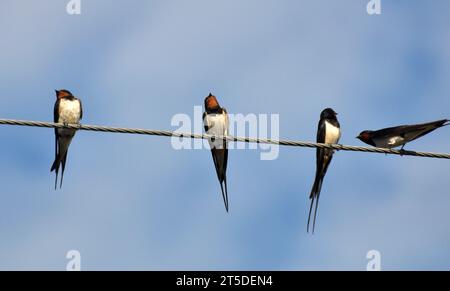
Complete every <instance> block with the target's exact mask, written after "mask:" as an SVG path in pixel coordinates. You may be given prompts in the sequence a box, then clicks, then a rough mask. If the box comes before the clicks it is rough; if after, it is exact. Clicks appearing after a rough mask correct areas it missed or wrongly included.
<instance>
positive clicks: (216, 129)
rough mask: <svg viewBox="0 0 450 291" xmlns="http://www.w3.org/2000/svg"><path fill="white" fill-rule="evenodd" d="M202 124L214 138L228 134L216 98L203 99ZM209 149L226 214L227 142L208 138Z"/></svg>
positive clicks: (222, 111) (224, 119)
mask: <svg viewBox="0 0 450 291" xmlns="http://www.w3.org/2000/svg"><path fill="white" fill-rule="evenodd" d="M203 123H204V126H205V132H206V133H207V134H211V135H216V136H226V135H227V134H228V126H229V122H228V114H227V111H226V110H225V108H223V107H220V105H219V102H218V101H217V98H216V97H215V96H214V95H212V94H211V93H209V95H208V97H206V98H205V112H204V113H203ZM208 142H209V146H210V148H211V153H212V158H213V161H214V166H215V167H216V172H217V178H218V179H219V183H220V188H221V190H222V197H223V202H224V203H225V209H226V211H227V212H228V189H227V173H226V172H227V162H228V147H227V146H228V141H226V140H222V139H214V137H213V138H210V139H209V140H208Z"/></svg>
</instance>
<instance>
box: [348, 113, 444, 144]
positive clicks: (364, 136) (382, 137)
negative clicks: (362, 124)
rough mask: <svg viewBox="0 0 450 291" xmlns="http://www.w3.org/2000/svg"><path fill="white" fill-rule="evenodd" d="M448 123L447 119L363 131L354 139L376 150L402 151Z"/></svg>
mask: <svg viewBox="0 0 450 291" xmlns="http://www.w3.org/2000/svg"><path fill="white" fill-rule="evenodd" d="M449 121H450V120H448V119H442V120H437V121H433V122H428V123H422V124H414V125H400V126H396V127H389V128H384V129H380V130H376V131H372V130H365V131H363V132H361V133H360V134H359V135H358V136H357V137H356V138H358V139H360V140H361V141H362V142H365V143H366V144H369V145H372V146H374V147H377V148H389V149H391V148H395V147H398V146H402V148H401V150H403V147H404V146H405V145H406V144H407V143H408V142H410V141H413V140H415V139H417V138H419V137H422V136H424V135H426V134H428V133H430V132H432V131H433V130H435V129H437V128H439V127H442V126H445V125H449V124H450V123H449Z"/></svg>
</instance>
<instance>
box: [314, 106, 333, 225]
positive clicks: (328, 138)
mask: <svg viewBox="0 0 450 291" xmlns="http://www.w3.org/2000/svg"><path fill="white" fill-rule="evenodd" d="M336 115H337V113H336V112H334V110H333V109H331V108H326V109H324V110H323V111H322V113H321V114H320V121H319V126H318V129H317V142H318V143H326V144H337V143H338V142H339V139H340V138H341V129H340V125H339V122H338V120H337V118H336ZM333 153H334V150H332V149H321V148H317V150H316V162H317V165H316V167H317V168H316V178H315V180H314V184H313V187H312V190H311V194H310V195H309V199H311V206H310V207H309V215H308V226H307V232H309V223H310V221H311V211H312V208H313V205H314V202H315V203H316V206H315V209H314V222H313V229H312V232H313V233H314V228H315V226H316V216H317V206H318V205H319V197H320V190H321V188H322V182H323V179H324V178H325V174H326V173H327V169H328V166H329V165H330V162H331V159H332V158H333Z"/></svg>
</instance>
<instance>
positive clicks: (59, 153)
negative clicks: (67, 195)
mask: <svg viewBox="0 0 450 291" xmlns="http://www.w3.org/2000/svg"><path fill="white" fill-rule="evenodd" d="M55 91H56V102H55V107H54V111H53V117H54V119H53V121H54V122H55V123H63V124H78V123H80V120H81V118H83V107H82V105H81V101H80V99H78V98H76V97H75V96H73V95H72V93H70V92H69V91H67V90H55ZM75 132H76V130H75V129H68V128H55V161H54V162H53V165H52V168H51V169H50V171H51V172H53V171H55V173H56V178H55V189H56V186H57V184H58V172H59V167H60V166H62V172H61V182H60V185H59V187H60V188H61V186H62V182H63V176H64V169H65V167H66V160H67V152H68V149H69V145H70V143H71V141H72V138H73V137H74V136H75Z"/></svg>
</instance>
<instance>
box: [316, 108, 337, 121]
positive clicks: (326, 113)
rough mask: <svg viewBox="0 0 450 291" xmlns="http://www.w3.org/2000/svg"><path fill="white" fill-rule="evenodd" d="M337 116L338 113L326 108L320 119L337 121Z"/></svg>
mask: <svg viewBox="0 0 450 291" xmlns="http://www.w3.org/2000/svg"><path fill="white" fill-rule="evenodd" d="M336 115H337V113H336V112H335V111H334V110H333V109H331V108H326V109H324V110H323V111H322V113H321V114H320V119H322V120H325V119H329V120H335V119H336Z"/></svg>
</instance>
